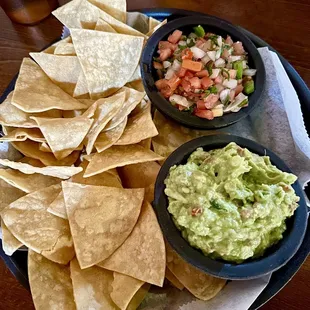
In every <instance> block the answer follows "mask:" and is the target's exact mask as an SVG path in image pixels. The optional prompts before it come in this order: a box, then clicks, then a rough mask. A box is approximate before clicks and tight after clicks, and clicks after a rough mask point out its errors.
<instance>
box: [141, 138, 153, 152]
mask: <svg viewBox="0 0 310 310" xmlns="http://www.w3.org/2000/svg"><path fill="white" fill-rule="evenodd" d="M138 144H139V145H141V146H143V147H144V148H145V149H148V150H150V149H151V146H152V138H148V139H145V140H142V141H140V142H139V143H138Z"/></svg>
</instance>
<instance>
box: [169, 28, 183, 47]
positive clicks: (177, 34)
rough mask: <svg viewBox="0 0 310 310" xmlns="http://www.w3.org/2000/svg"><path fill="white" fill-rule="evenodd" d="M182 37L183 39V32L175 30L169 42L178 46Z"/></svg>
mask: <svg viewBox="0 0 310 310" xmlns="http://www.w3.org/2000/svg"><path fill="white" fill-rule="evenodd" d="M181 37H182V31H180V30H174V31H173V33H172V34H171V35H170V36H169V37H168V41H169V42H171V43H173V44H176V43H178V42H179V40H180V39H181Z"/></svg>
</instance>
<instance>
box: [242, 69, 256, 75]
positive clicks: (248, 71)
mask: <svg viewBox="0 0 310 310" xmlns="http://www.w3.org/2000/svg"><path fill="white" fill-rule="evenodd" d="M255 74H256V69H245V70H243V73H242V75H247V76H254V75H255Z"/></svg>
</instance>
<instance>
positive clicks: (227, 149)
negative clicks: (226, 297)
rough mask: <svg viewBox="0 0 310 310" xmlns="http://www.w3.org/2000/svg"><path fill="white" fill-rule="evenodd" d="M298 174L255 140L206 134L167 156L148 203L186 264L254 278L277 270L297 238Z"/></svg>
mask: <svg viewBox="0 0 310 310" xmlns="http://www.w3.org/2000/svg"><path fill="white" fill-rule="evenodd" d="M296 180H297V177H296V176H295V175H293V174H292V172H291V171H290V169H289V168H288V167H287V166H286V165H285V163H284V162H283V161H282V160H281V159H280V158H279V157H277V156H276V155H275V154H274V153H272V152H271V151H269V150H268V149H266V148H264V147H263V146H261V145H259V144H257V143H256V142H253V141H251V140H248V139H244V138H241V137H237V136H232V135H214V136H206V137H201V138H198V139H195V140H192V141H190V142H188V143H185V144H184V145H182V146H181V147H179V148H178V149H177V150H176V151H174V152H173V153H172V154H171V155H170V156H169V157H168V158H167V160H166V161H165V163H164V165H163V166H162V168H161V170H160V172H159V174H158V177H157V181H156V185H155V200H154V203H153V206H154V209H155V212H156V214H157V217H158V220H159V223H160V225H161V228H162V230H163V233H164V235H165V238H166V239H167V241H168V242H169V244H170V245H171V246H172V248H173V249H174V250H175V251H176V252H177V253H178V254H179V255H180V256H181V257H182V258H183V259H185V260H186V261H187V262H188V263H190V264H192V265H194V266H195V267H197V268H199V269H201V270H203V271H204V272H206V273H209V274H212V275H214V276H216V277H220V278H225V279H253V278H257V277H260V276H263V275H265V274H268V273H270V272H273V271H275V270H277V269H279V268H280V267H281V266H283V265H284V264H285V263H286V262H287V261H288V260H289V259H290V258H292V256H293V255H294V254H295V253H296V251H297V250H298V248H299V246H300V244H301V243H302V240H303V237H304V234H305V231H306V225H307V207H306V203H305V200H304V196H303V191H302V189H301V188H300V185H299V184H298V182H297V181H296Z"/></svg>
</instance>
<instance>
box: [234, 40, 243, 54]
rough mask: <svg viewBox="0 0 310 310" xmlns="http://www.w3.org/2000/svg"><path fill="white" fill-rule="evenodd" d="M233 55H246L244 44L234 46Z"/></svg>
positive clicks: (239, 43)
mask: <svg viewBox="0 0 310 310" xmlns="http://www.w3.org/2000/svg"><path fill="white" fill-rule="evenodd" d="M233 48H234V50H233V54H234V55H244V54H245V50H244V48H243V45H242V42H236V43H234V44H233Z"/></svg>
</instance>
